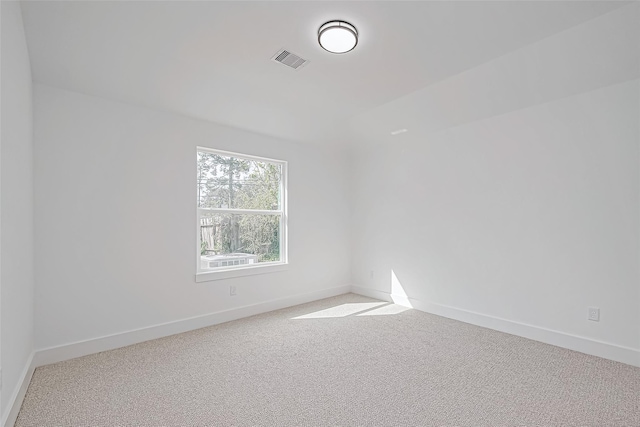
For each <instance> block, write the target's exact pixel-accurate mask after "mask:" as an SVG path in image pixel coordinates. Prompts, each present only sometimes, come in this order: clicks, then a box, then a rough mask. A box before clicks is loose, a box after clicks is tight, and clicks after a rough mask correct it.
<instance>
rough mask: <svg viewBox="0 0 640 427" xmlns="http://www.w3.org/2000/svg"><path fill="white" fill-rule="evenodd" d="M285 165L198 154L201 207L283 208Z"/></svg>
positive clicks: (207, 153)
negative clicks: (281, 184)
mask: <svg viewBox="0 0 640 427" xmlns="http://www.w3.org/2000/svg"><path fill="white" fill-rule="evenodd" d="M281 180H282V165H280V164H276V163H269V162H264V161H258V160H245V159H240V158H236V157H229V156H223V155H220V154H214V153H209V152H206V151H198V207H200V208H232V209H261V210H278V209H280V197H281V196H280V182H281Z"/></svg>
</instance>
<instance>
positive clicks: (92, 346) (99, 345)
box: [34, 285, 351, 367]
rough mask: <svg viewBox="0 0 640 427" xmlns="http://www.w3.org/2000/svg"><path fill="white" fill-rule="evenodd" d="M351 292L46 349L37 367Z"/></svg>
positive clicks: (316, 294) (342, 289)
mask: <svg viewBox="0 0 640 427" xmlns="http://www.w3.org/2000/svg"><path fill="white" fill-rule="evenodd" d="M350 291H351V287H350V286H349V285H344V286H338V287H335V288H328V289H322V290H319V291H313V292H309V293H305V294H299V295H293V296H290V297H285V298H280V299H274V300H270V301H265V302H261V303H258V304H253V305H247V306H244V307H238V308H234V309H230V310H225V311H219V312H216V313H211V314H206V315H203V316H197V317H191V318H188V319H182V320H177V321H174V322H169V323H164V324H160V325H154V326H150V327H146V328H141V329H134V330H131V331H126V332H122V333H118V334H113V335H108V336H103V337H99V338H93V339H90V340H85V341H78V342H74V343H69V344H65V345H61V346H56V347H49V348H44V349H40V350H37V351H36V352H35V358H34V365H35V366H36V367H38V366H44V365H49V364H51V363H56V362H62V361H64V360H69V359H74V358H76V357H81V356H86V355H89V354H94V353H99V352H101V351H107V350H113V349H116V348H120V347H126V346H128V345H132V344H137V343H141V342H144V341H149V340H153V339H157V338H163V337H166V336H169V335H174V334H179V333H182V332H187V331H192V330H195V329H200V328H204V327H207V326H212V325H217V324H219V323H224V322H229V321H232V320H237V319H241V318H243V317H248V316H254V315H256V314H262V313H266V312H269V311H273V310H279V309H281V308H286V307H291V306H294V305H298V304H304V303H307V302H311V301H316V300H319V299H323V298H329V297H332V296H336V295H341V294H345V293H348V292H350Z"/></svg>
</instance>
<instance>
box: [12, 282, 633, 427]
mask: <svg viewBox="0 0 640 427" xmlns="http://www.w3.org/2000/svg"><path fill="white" fill-rule="evenodd" d="M16 425H17V426H18V427H27V426H29V427H31V426H37V427H47V426H56V427H63V426H87V427H89V426H91V427H99V426H109V427H112V426H149V427H150V426H491V427H497V426H598V427H605V426H625V427H634V426H635V427H637V426H640V368H634V367H631V366H628V365H624V364H620V363H616V362H611V361H608V360H605V359H600V358H597V357H592V356H587V355H584V354H581V353H576V352H573V351H569V350H564V349H561V348H558V347H553V346H549V345H546V344H541V343H538V342H535V341H530V340H527V339H524V338H519V337H515V336H512V335H507V334H503V333H500V332H495V331H492V330H489V329H484V328H479V327H476V326H472V325H468V324H465V323H460V322H456V321H453V320H449V319H445V318H441V317H438V316H433V315H429V314H426V313H422V312H419V311H416V310H405V309H404V308H403V307H399V306H395V305H390V304H387V303H382V302H379V301H376V300H372V299H369V298H365V297H361V296H358V295H353V294H347V295H343V296H339V297H335V298H329V299H325V300H322V301H317V302H314V303H310V304H305V305H300V306H297V307H292V308H288V309H284V310H279V311H275V312H272V313H267V314H263V315H259V316H254V317H250V318H247V319H242V320H238V321H234V322H230V323H226V324H222V325H218V326H213V327H209V328H205V329H200V330H197V331H193V332H188V333H185V334H180V335H175V336H172V337H168V338H164V339H159V340H155V341H149V342H146V343H142V344H137V345H134V346H130V347H126V348H122V349H118V350H113V351H109V352H104V353H100V354H95V355H91V356H87V357H82V358H79V359H74V360H70V361H67V362H62V363H57V364H54V365H49V366H45V367H42V368H38V369H37V370H36V372H35V374H34V376H33V380H32V382H31V385H30V387H29V390H28V393H27V396H26V399H25V401H24V404H23V407H22V410H21V412H20V415H19V418H18V421H17V424H16Z"/></svg>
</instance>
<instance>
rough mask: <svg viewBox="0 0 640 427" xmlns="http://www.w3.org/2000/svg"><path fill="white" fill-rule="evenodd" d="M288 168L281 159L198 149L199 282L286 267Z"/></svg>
mask: <svg viewBox="0 0 640 427" xmlns="http://www.w3.org/2000/svg"><path fill="white" fill-rule="evenodd" d="M286 168H287V163H286V162H284V161H280V160H273V159H265V158H260V157H254V156H248V155H244V154H236V153H229V152H225V151H218V150H212V149H209V148H202V147H198V157H197V195H198V200H197V203H198V218H197V229H198V230H197V232H198V239H197V244H198V247H197V273H198V276H197V278H198V277H200V278H203V280H212V279H215V278H223V277H232V276H235V275H243V274H231V275H229V274H227V275H224V274H222V275H221V274H218V273H221V272H227V273H228V272H230V271H238V270H245V273H246V272H247V270H249V269H250V270H252V273H257V272H266V271H264V269H262V267H266V266H278V265H283V264H286V262H287V256H286V253H287V251H286V243H287V239H286V181H287V180H286V176H287V169H286ZM256 267H260V268H256Z"/></svg>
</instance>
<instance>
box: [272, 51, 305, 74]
mask: <svg viewBox="0 0 640 427" xmlns="http://www.w3.org/2000/svg"><path fill="white" fill-rule="evenodd" d="M271 59H273V60H274V61H276V62H279V63H281V64H284V65H286V66H287V67H290V68H293V69H294V70H298V69H300V68H301V67H302V66H304V65H305V64H306V63H307V62H309V61H307V60H306V59H302V58H300V57H299V56H298V55H296V54H295V53H291V52H289V51H288V50H286V49H282V50H279V51H278V53H276V54H275V55H274V56H273V58H271Z"/></svg>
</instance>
